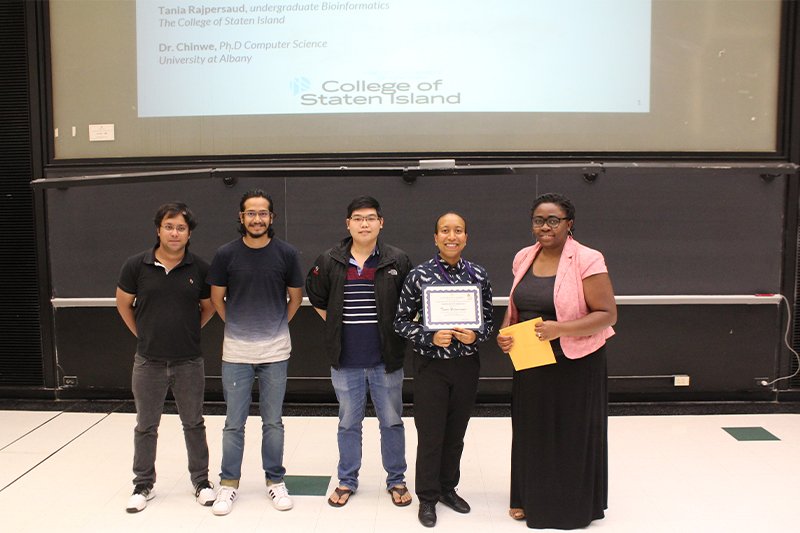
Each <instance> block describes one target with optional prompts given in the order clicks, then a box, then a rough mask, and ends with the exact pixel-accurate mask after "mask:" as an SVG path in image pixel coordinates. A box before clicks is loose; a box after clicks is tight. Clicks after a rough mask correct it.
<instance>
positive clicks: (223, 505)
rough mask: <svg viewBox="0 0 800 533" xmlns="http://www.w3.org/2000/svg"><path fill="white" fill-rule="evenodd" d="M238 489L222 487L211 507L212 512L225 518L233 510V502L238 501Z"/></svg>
mask: <svg viewBox="0 0 800 533" xmlns="http://www.w3.org/2000/svg"><path fill="white" fill-rule="evenodd" d="M236 495H237V494H236V489H235V488H233V487H226V486H225V485H222V486H221V487H220V488H219V491H217V498H216V499H215V500H214V505H212V506H211V512H212V513H214V514H215V515H217V516H224V515H226V514H228V513H230V512H231V510H232V509H233V502H235V501H236Z"/></svg>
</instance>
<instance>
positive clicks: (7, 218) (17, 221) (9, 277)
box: [0, 1, 44, 386]
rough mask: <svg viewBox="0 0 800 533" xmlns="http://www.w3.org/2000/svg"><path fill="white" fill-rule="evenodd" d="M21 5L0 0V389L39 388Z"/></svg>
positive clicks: (28, 113) (28, 109)
mask: <svg viewBox="0 0 800 533" xmlns="http://www.w3.org/2000/svg"><path fill="white" fill-rule="evenodd" d="M26 40H27V38H26V33H25V2H22V1H7V2H0V50H2V53H0V76H1V77H2V82H0V86H1V88H0V235H1V236H2V238H0V272H2V275H0V386H42V385H43V384H44V365H43V360H42V345H41V337H40V333H41V332H40V327H39V291H38V282H37V274H38V265H37V261H36V225H35V222H34V216H33V191H32V190H31V188H30V181H31V179H32V177H33V139H32V131H31V105H30V92H29V91H30V87H29V70H28V50H27V46H26Z"/></svg>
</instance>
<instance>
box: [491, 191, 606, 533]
mask: <svg viewBox="0 0 800 533" xmlns="http://www.w3.org/2000/svg"><path fill="white" fill-rule="evenodd" d="M531 220H532V226H533V235H534V237H535V239H536V244H534V245H533V246H529V247H527V248H523V249H522V250H520V251H519V252H518V253H517V255H516V257H515V258H514V263H513V266H512V272H513V275H514V283H513V285H512V288H511V295H510V298H509V304H508V311H507V312H506V316H505V319H504V321H503V327H505V326H508V325H510V324H515V323H517V322H521V321H525V320H530V319H532V318H536V317H541V318H542V319H543V321H542V322H539V323H538V324H536V336H537V337H538V338H539V340H540V341H542V342H550V344H551V346H552V348H553V352H554V353H555V356H556V364H552V365H547V366H540V367H536V368H530V369H527V370H521V371H517V372H514V382H513V388H512V405H511V420H512V427H513V439H512V446H511V498H510V503H511V505H510V507H511V508H510V510H509V514H510V515H511V517H512V518H514V519H516V520H525V521H526V522H527V525H528V527H530V528H556V529H577V528H583V527H586V526H587V525H589V523H590V522H592V520H597V519H600V518H603V517H604V511H605V509H606V508H607V501H608V447H607V433H608V432H607V428H608V419H607V417H608V396H607V387H606V380H607V373H606V354H605V343H606V339H608V338H609V337H611V336H612V335H613V334H614V330H613V329H612V328H611V326H613V325H614V324H615V323H616V320H617V307H616V303H615V301H614V291H613V289H612V287H611V279H610V278H609V276H608V270H607V269H606V265H605V260H604V259H603V255H602V254H601V253H600V252H598V251H597V250H593V249H591V248H588V247H586V246H583V245H582V244H580V243H578V241H576V240H575V239H573V238H572V228H573V225H574V223H575V207H574V206H573V204H572V202H571V201H570V200H569V199H568V198H566V197H564V196H562V195H560V194H555V193H548V194H543V195H541V196H539V197H538V198H536V200H535V201H534V203H533V209H532V210H531ZM497 344H498V345H499V346H500V349H502V350H503V351H504V352H508V351H510V350H511V348H512V346H513V345H514V338H513V337H512V336H505V335H498V337H497Z"/></svg>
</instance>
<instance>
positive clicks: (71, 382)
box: [63, 376, 78, 387]
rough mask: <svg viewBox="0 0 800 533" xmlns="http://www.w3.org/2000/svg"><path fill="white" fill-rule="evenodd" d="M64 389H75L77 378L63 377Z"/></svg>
mask: <svg viewBox="0 0 800 533" xmlns="http://www.w3.org/2000/svg"><path fill="white" fill-rule="evenodd" d="M63 383H64V387H77V386H78V376H64V381H63Z"/></svg>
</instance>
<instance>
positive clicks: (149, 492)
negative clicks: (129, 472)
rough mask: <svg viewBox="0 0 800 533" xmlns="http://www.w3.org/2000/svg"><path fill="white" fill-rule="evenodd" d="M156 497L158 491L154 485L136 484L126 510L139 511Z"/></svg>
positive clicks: (130, 511)
mask: <svg viewBox="0 0 800 533" xmlns="http://www.w3.org/2000/svg"><path fill="white" fill-rule="evenodd" d="M155 497H156V491H155V490H154V489H153V487H148V486H147V485H136V487H134V489H133V494H131V497H130V498H128V506H127V507H125V510H126V511H128V512H129V513H138V512H139V511H141V510H142V509H144V508H145V507H147V502H148V501H150V500H152V499H153V498H155Z"/></svg>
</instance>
